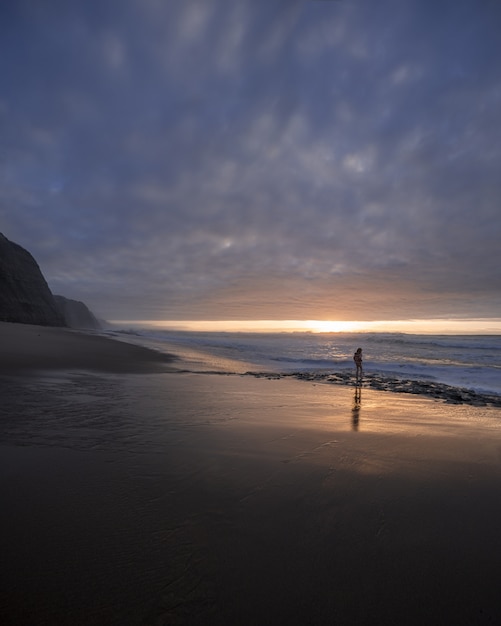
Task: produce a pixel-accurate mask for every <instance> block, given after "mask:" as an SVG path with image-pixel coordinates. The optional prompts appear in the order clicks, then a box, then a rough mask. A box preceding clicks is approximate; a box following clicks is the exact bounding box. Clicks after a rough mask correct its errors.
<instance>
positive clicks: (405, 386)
mask: <svg viewBox="0 0 501 626" xmlns="http://www.w3.org/2000/svg"><path fill="white" fill-rule="evenodd" d="M0 345H1V350H0V375H7V376H9V375H12V376H19V375H30V374H35V373H37V372H46V371H79V370H81V371H90V372H102V373H115V374H127V373H131V374H133V373H136V374H155V373H168V372H172V373H174V372H175V373H183V372H188V373H189V372H192V373H206V374H214V375H228V376H231V375H235V376H242V375H244V376H253V377H255V378H269V379H287V378H289V379H290V378H294V379H297V380H301V381H309V382H313V383H322V384H328V385H337V386H346V387H356V386H357V383H356V382H355V377H354V374H352V373H351V372H346V371H341V372H333V371H329V372H325V371H316V372H304V371H298V372H276V371H274V372H267V371H258V370H257V369H256V368H255V369H246V365H247V366H248V367H251V364H249V363H248V364H245V363H243V362H237V361H230V360H228V359H221V358H219V360H218V361H216V362H217V364H218V366H219V369H216V370H214V369H211V368H212V366H213V365H214V362H212V363H211V366H210V367H209V369H207V366H206V365H204V360H206V355H204V354H203V353H202V352H200V351H197V350H195V349H190V351H189V352H188V351H186V349H184V351H183V350H181V351H179V352H178V351H177V347H176V346H175V345H170V346H169V344H167V343H166V344H165V345H166V347H167V349H169V352H161V351H159V350H158V349H156V348H155V347H154V346H148V345H145V344H144V340H143V342H142V343H141V340H140V341H138V338H137V337H136V335H134V334H132V335H131V336H130V337H129V336H128V334H126V333H124V335H122V334H117V333H115V332H110V331H106V330H105V331H89V330H75V329H69V328H63V327H61V328H59V327H47V326H34V325H29V324H16V323H10V322H0ZM211 360H212V361H214V357H212V356H211ZM361 388H362V389H372V390H376V391H384V392H391V393H403V394H411V395H417V396H422V397H426V398H430V399H432V400H436V401H440V402H444V403H446V404H466V405H470V406H474V407H486V406H491V407H496V408H499V407H501V396H499V395H496V394H493V393H483V392H477V391H474V390H472V389H468V388H466V387H455V386H451V385H447V384H444V383H438V382H433V381H423V380H408V379H398V378H395V377H390V376H384V375H381V374H372V373H366V374H364V377H363V380H362V384H361Z"/></svg>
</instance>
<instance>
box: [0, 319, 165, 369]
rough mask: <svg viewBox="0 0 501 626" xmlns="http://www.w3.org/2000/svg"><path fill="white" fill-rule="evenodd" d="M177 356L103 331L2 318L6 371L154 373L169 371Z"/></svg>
mask: <svg viewBox="0 0 501 626" xmlns="http://www.w3.org/2000/svg"><path fill="white" fill-rule="evenodd" d="M173 359H174V357H173V356H172V355H171V356H169V355H165V354H161V353H159V352H155V351H153V350H147V349H145V348H142V347H141V346H136V345H131V344H129V343H125V342H120V341H115V340H113V339H110V338H108V337H104V336H102V335H100V334H99V333H92V332H84V331H78V330H71V329H67V328H52V327H47V326H32V325H29V324H11V323H7V322H0V373H2V374H17V373H27V372H29V371H37V370H49V369H50V370H54V369H60V370H61V369H82V370H83V369H85V370H93V371H100V372H116V373H118V372H136V373H141V372H142V373H152V372H160V371H165V370H166V367H167V364H170V363H172V361H173Z"/></svg>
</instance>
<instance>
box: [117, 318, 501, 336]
mask: <svg viewBox="0 0 501 626" xmlns="http://www.w3.org/2000/svg"><path fill="white" fill-rule="evenodd" d="M109 323H110V324H112V325H127V326H133V327H145V326H146V327H149V328H151V327H152V328H156V329H161V330H184V331H206V332H261V333H266V332H275V333H276V332H285V333H292V332H310V333H343V332H346V333H349V332H355V333H370V332H386V333H391V332H395V333H411V334H412V333H418V334H441V335H443V334H449V335H453V334H457V335H462V334H469V335H472V334H475V335H497V334H501V318H463V319H459V318H435V319H407V320H353V321H346V320H339V321H336V320H311V319H310V320H110V321H109Z"/></svg>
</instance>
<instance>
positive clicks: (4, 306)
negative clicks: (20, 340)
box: [0, 233, 65, 326]
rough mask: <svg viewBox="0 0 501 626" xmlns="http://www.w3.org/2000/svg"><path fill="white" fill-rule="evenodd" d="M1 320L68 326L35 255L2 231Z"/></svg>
mask: <svg viewBox="0 0 501 626" xmlns="http://www.w3.org/2000/svg"><path fill="white" fill-rule="evenodd" d="M0 321H2V322H18V323H21V324H39V325H41V326H65V322H64V318H63V316H62V314H61V312H60V310H59V308H58V306H57V304H56V301H55V300H54V296H53V295H52V293H51V291H50V289H49V286H48V285H47V282H46V280H45V278H44V277H43V275H42V272H41V271H40V268H39V266H38V264H37V262H36V261H35V259H34V258H33V257H32V255H31V254H30V253H29V252H28V251H27V250H25V249H24V248H22V247H21V246H20V245H18V244H17V243H13V242H12V241H9V240H8V239H7V238H6V237H4V235H2V234H1V233H0Z"/></svg>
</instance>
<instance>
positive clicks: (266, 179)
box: [0, 0, 501, 319]
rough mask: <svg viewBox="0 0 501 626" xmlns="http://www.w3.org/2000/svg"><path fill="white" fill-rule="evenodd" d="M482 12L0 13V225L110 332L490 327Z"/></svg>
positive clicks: (209, 0)
mask: <svg viewBox="0 0 501 626" xmlns="http://www.w3.org/2000/svg"><path fill="white" fill-rule="evenodd" d="M500 27H501V8H500V6H499V4H498V3H497V2H494V1H492V0H456V1H454V2H452V1H449V0H444V1H443V2H438V3H437V2H432V1H427V0H424V1H423V0H398V1H397V0H382V1H381V2H377V3H374V2H372V1H370V0H296V1H294V0H231V1H230V0H182V1H181V0H172V1H170V2H162V1H160V0H120V1H119V0H116V1H113V0H99V1H97V0H85V1H84V0H81V1H72V0H64V1H63V0H44V1H43V2H39V1H35V0H16V1H14V0H7V1H6V2H3V3H2V4H1V6H0V47H1V49H0V52H1V54H0V72H1V76H2V90H1V92H0V123H1V127H0V132H1V142H0V151H1V152H0V230H1V231H2V232H3V233H4V234H5V235H6V236H7V237H9V238H10V239H13V240H15V241H17V242H18V243H20V244H22V245H24V246H25V247H27V248H28V249H29V250H30V251H31V252H32V253H33V254H34V256H35V257H36V258H37V260H38V261H39V263H40V265H41V267H42V270H43V271H44V274H45V275H46V277H47V279H48V281H49V284H50V285H51V287H52V289H53V291H55V292H58V293H64V294H65V295H67V296H68V297H75V298H78V299H85V300H86V301H87V302H88V303H89V305H90V306H91V307H92V308H94V309H95V310H96V312H97V313H98V314H100V315H102V316H106V317H108V318H110V319H117V318H121V319H123V318H129V319H132V318H138V319H155V318H159V319H161V318H166V319H169V318H170V319H182V318H192V319H196V318H200V319H208V318H222V319H230V318H249V319H252V318H258V319H259V318H260V319H272V318H275V319H281V318H283V319H294V318H296V319H304V318H307V319H312V318H325V319H329V318H331V319H398V318H407V317H414V318H415V317H423V316H436V317H443V316H455V317H468V316H474V317H483V316H485V317H498V316H499V311H500V305H501V295H500V293H501V292H500V288H501V270H500V267H501V265H500V263H499V241H500V235H501V232H500V231H501V229H500V224H501V211H500V208H499V204H500V199H501V179H500V177H499V171H500V165H501V63H500V61H499V59H501V39H500V38H499V32H500Z"/></svg>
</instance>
